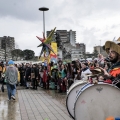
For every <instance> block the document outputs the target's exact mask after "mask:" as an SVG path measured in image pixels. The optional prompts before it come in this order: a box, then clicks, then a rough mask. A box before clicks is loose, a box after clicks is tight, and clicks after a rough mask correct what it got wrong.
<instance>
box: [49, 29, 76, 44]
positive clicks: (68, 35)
mask: <svg viewBox="0 0 120 120" xmlns="http://www.w3.org/2000/svg"><path fill="white" fill-rule="evenodd" d="M50 32H51V31H47V37H48V35H49V34H50ZM56 33H58V34H59V36H60V39H61V42H62V43H70V44H71V45H72V46H75V42H76V31H72V30H70V31H67V30H56ZM54 38H55V35H54V36H53V39H54Z"/></svg>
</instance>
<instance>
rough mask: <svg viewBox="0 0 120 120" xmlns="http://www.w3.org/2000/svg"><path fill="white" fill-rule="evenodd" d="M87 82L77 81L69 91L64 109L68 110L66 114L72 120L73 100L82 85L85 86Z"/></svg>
mask: <svg viewBox="0 0 120 120" xmlns="http://www.w3.org/2000/svg"><path fill="white" fill-rule="evenodd" d="M86 83H87V82H85V81H84V82H83V81H79V82H75V83H74V84H73V85H72V86H71V87H70V89H69V91H68V94H67V99H66V107H67V110H68V113H69V114H70V116H71V117H72V118H74V103H75V98H76V95H77V92H78V91H79V90H80V89H81V88H82V86H83V85H85V84H86Z"/></svg>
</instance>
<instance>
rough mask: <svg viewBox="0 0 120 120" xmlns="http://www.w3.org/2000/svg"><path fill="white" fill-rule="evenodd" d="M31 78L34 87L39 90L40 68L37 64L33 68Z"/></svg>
mask: <svg viewBox="0 0 120 120" xmlns="http://www.w3.org/2000/svg"><path fill="white" fill-rule="evenodd" d="M31 80H32V82H33V89H35V90H37V85H38V84H37V80H38V70H37V67H36V65H35V64H33V65H32V68H31Z"/></svg>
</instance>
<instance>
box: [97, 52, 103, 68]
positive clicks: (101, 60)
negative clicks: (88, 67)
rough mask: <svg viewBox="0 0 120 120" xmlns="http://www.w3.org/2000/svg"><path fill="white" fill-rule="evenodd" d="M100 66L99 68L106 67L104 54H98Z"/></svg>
mask: <svg viewBox="0 0 120 120" xmlns="http://www.w3.org/2000/svg"><path fill="white" fill-rule="evenodd" d="M98 64H99V67H104V57H103V55H102V54H98Z"/></svg>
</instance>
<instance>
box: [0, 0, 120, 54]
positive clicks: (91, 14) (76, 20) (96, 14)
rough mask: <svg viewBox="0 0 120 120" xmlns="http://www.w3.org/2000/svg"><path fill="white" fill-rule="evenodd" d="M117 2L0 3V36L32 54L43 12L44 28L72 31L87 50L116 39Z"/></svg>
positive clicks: (5, 0)
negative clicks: (43, 8)
mask: <svg viewBox="0 0 120 120" xmlns="http://www.w3.org/2000/svg"><path fill="white" fill-rule="evenodd" d="M119 5H120V1H119V0H115V1H113V0H99V1H98V0H59V1H58V0H50V1H49V0H44V1H43V0H20V1H19V0H12V1H10V2H9V4H8V0H2V1H1V3H0V26H1V29H0V36H1V37H2V36H11V37H14V38H15V40H16V43H17V44H18V46H19V48H21V49H33V50H35V53H36V55H38V54H39V52H40V48H37V45H39V44H40V41H39V40H38V39H37V38H36V36H40V37H42V32H43V12H42V11H39V10H38V9H39V8H40V7H43V6H45V7H48V8H49V11H46V12H45V29H46V31H49V30H51V29H53V28H54V27H57V30H68V31H69V30H70V29H72V30H73V31H76V41H77V42H79V43H80V42H83V43H85V44H86V48H87V51H90V52H92V51H93V46H94V45H95V44H96V45H100V40H101V45H103V44H104V43H105V41H106V40H112V39H113V38H114V37H116V39H117V38H118V37H120V34H119V29H120V24H119V21H120V16H119V11H120V7H119Z"/></svg>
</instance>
